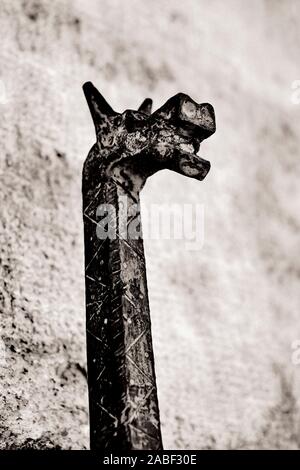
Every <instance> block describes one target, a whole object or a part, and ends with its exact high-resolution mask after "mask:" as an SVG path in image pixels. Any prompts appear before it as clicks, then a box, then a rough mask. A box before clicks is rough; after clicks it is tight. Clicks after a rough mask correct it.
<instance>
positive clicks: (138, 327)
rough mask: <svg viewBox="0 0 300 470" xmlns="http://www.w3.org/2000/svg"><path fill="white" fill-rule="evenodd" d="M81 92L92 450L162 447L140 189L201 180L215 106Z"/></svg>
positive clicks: (182, 97)
mask: <svg viewBox="0 0 300 470" xmlns="http://www.w3.org/2000/svg"><path fill="white" fill-rule="evenodd" d="M83 89H84V93H85V96H86V99H87V102H88V105H89V108H90V112H91V115H92V118H93V121H94V125H95V129H96V136H97V142H96V144H95V145H94V146H93V147H92V149H91V150H90V152H89V154H88V157H87V159H86V161H85V163H84V168H83V186H82V192H83V219H84V237H85V282H86V325H87V358H88V388H89V406H90V442H91V449H92V450H102V451H103V450H137V449H151V450H156V449H161V448H162V438H161V430H160V421H159V408H158V400H157V389H156V380H155V370H154V358H153V350H152V339H151V322H150V312H149V301H148V293H147V281H146V266H145V257H144V248H143V239H142V236H141V231H140V225H141V220H140V212H139V194H140V191H141V189H142V187H143V186H144V184H145V182H146V180H147V178H148V177H149V176H151V175H153V174H154V173H156V172H157V171H159V170H162V169H169V170H173V171H176V172H178V173H181V174H183V175H185V176H189V177H192V178H196V179H198V180H202V179H203V178H205V176H206V175H207V173H208V171H209V169H210V163H209V162H208V161H206V160H204V159H202V158H200V157H199V156H198V155H197V152H198V150H199V146H200V143H201V141H202V140H204V139H206V138H207V137H209V136H210V135H212V134H213V133H214V132H215V116H214V110H213V107H212V106H211V105H210V104H197V103H195V102H194V101H193V100H192V99H191V98H189V97H188V96H187V95H185V94H182V93H179V94H177V95H175V96H174V97H173V98H171V99H169V100H168V101H167V102H166V103H165V104H164V105H163V106H162V107H161V108H159V109H158V110H157V111H155V112H154V113H153V114H151V105H152V101H151V100H150V99H146V100H145V101H144V102H143V104H142V105H141V106H140V108H139V109H138V111H133V110H127V111H125V112H124V113H122V114H119V113H116V112H115V111H113V109H112V108H111V107H110V106H109V104H108V103H107V102H106V101H105V99H104V98H103V97H102V95H101V94H100V93H99V92H98V90H97V89H96V88H95V87H94V86H93V85H92V84H91V83H90V82H88V83H85V85H84V86H83ZM125 206H127V207H126V212H127V215H128V214H129V218H128V220H127V224H125V225H126V226H124V217H123V215H124V210H125ZM110 209H113V210H110ZM128 228H130V230H129V232H128V230H127V229H128ZM126 230H127V231H126ZM105 234H106V235H105Z"/></svg>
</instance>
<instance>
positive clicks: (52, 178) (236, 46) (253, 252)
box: [0, 0, 300, 449]
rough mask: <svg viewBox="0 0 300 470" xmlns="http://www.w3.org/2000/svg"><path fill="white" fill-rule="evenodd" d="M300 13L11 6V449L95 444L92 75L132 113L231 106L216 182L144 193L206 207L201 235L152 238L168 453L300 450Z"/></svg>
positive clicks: (3, 290) (2, 320) (177, 183)
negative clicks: (86, 269) (87, 212)
mask: <svg viewBox="0 0 300 470" xmlns="http://www.w3.org/2000/svg"><path fill="white" fill-rule="evenodd" d="M298 23H299V8H298V4H297V1H292V0H285V1H277V0H272V1H271V0H265V1H263V0H260V1H258V0H255V1H253V2H246V0H244V1H243V0H239V1H238V0H230V1H227V2H222V1H221V0H219V1H216V0H215V1H211V2H206V1H196V0H186V1H185V2H184V4H183V2H181V1H180V0H173V1H172V2H169V1H167V0H160V1H158V0H153V1H151V2H148V1H146V0H144V1H138V0H130V1H128V2H123V1H121V0H102V1H101V2H99V1H96V0H88V1H79V0H74V1H61V0H60V1H58V0H53V1H51V2H50V1H49V2H48V1H33V0H29V1H18V2H11V1H9V0H2V1H1V4H0V31H1V50H0V80H1V81H0V102H1V103H0V112H1V121H0V149H1V151H0V178H1V184H0V194H1V217H0V224H1V225H0V327H1V342H0V350H1V356H0V378H1V380H0V406H1V411H0V448H1V449H11V448H20V447H21V448H22V447H25V448H26V447H27V448H28V447H29V448H30V447H31V448H63V449H68V448H74V449H79V448H87V447H88V415H87V385H86V357H85V312H84V302H83V299H84V296H83V294H84V281H83V228H82V219H81V168H82V163H83V160H84V158H85V157H86V155H87V152H88V150H89V148H90V147H91V145H92V143H93V142H94V139H95V138H94V131H93V126H92V122H91V119H90V116H89V112H88V109H87V106H86V104H85V102H84V98H83V94H82V91H81V85H82V83H83V82H84V81H86V80H92V81H94V82H95V84H96V85H97V86H98V88H99V89H100V90H101V92H102V93H103V94H104V96H105V97H106V98H107V99H108V101H109V102H110V103H111V104H112V105H113V106H114V107H115V109H116V110H123V109H125V108H135V107H136V106H138V105H139V104H140V102H141V101H142V99H143V98H144V97H146V96H148V95H149V96H151V97H152V98H153V99H154V103H155V105H156V106H157V107H158V106H159V105H161V104H162V103H163V102H164V101H165V100H166V99H167V98H169V97H170V96H172V95H173V94H175V93H176V92H178V91H183V92H185V93H188V94H190V95H191V97H192V98H194V99H195V100H196V101H198V102H201V101H209V102H211V103H212V104H213V105H214V107H215V109H216V115H217V133H216V134H215V136H214V137H212V138H211V139H210V141H209V142H207V143H205V144H203V148H202V149H201V151H202V153H203V156H204V157H205V158H207V159H209V160H210V161H211V163H212V170H211V173H210V174H209V175H208V177H207V179H206V180H205V181H204V182H203V183H198V182H197V181H191V180H185V178H184V177H180V176H178V175H175V174H171V173H169V172H163V173H162V174H158V175H155V176H154V177H153V178H152V179H151V180H150V181H149V182H148V183H147V187H146V188H145V190H144V194H143V202H144V207H145V208H146V207H150V203H153V202H155V203H159V204H162V203H167V202H168V203H170V202H171V203H174V202H176V203H193V204H196V203H198V204H203V206H204V211H205V220H204V222H205V225H204V245H203V247H202V248H201V249H199V250H196V251H188V250H187V249H186V244H185V241H184V240H176V241H174V240H173V241H167V240H146V242H145V248H146V257H147V267H148V283H149V292H150V306H151V315H152V322H153V335H154V350H155V354H156V369H157V378H158V387H159V390H158V393H159V399H160V408H161V419H162V431H163V438H164V445H165V448H185V449H189V448H194V449H203V448H226V449H231V448H299V447H300V425H299V396H300V393H299V392H300V379H299V377H300V372H299V369H297V367H296V366H295V365H293V364H292V361H291V352H292V351H291V343H292V341H294V340H295V339H297V338H300V331H299V330H300V328H299V320H298V317H299V304H300V298H299V295H300V294H299V280H300V259H299V238H298V233H299V202H298V201H299V196H300V194H299V192H300V190H299V183H298V181H299V175H300V163H299V158H298V153H299V150H298V149H299V143H300V142H299V141H300V137H299V132H298V129H299V119H300V117H299V116H300V108H299V106H296V105H293V104H292V103H291V99H290V98H291V83H292V81H293V80H295V79H297V78H299V76H297V74H299V68H298V67H297V66H298V64H297V60H299V59H298V48H297V44H298V41H299V31H298ZM199 247H200V246H199Z"/></svg>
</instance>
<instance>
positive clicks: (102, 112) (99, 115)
mask: <svg viewBox="0 0 300 470" xmlns="http://www.w3.org/2000/svg"><path fill="white" fill-rule="evenodd" d="M82 88H83V91H84V94H85V98H86V100H87V103H88V106H89V109H90V112H91V115H92V118H93V121H94V125H95V128H96V130H97V128H98V126H99V125H101V123H102V122H103V120H106V119H107V118H109V117H112V116H116V115H117V114H118V113H116V112H115V111H114V110H113V109H112V107H111V106H110V105H109V104H108V103H107V101H106V100H105V99H104V98H103V96H102V95H101V93H99V91H98V90H97V88H95V87H94V85H93V84H92V83H91V82H86V83H85V84H84V85H83V87H82Z"/></svg>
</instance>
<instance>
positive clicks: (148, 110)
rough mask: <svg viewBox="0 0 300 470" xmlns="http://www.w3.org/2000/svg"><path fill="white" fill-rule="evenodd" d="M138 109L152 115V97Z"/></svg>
mask: <svg viewBox="0 0 300 470" xmlns="http://www.w3.org/2000/svg"><path fill="white" fill-rule="evenodd" d="M138 111H140V112H142V113H145V114H148V115H149V116H150V114H151V111H152V100H151V98H146V99H145V100H144V101H143V102H142V104H141V106H140V107H139V109H138Z"/></svg>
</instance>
